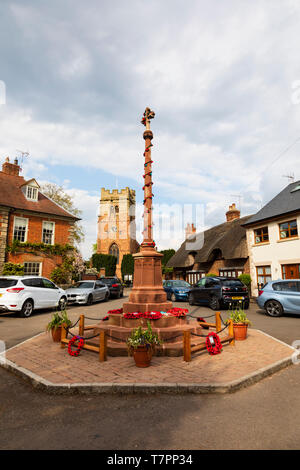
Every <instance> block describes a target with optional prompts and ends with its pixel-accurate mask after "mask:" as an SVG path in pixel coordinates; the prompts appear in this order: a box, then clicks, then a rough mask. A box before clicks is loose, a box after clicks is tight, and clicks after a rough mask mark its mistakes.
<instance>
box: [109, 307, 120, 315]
mask: <svg viewBox="0 0 300 470" xmlns="http://www.w3.org/2000/svg"><path fill="white" fill-rule="evenodd" d="M122 313H123V309H122V308H116V309H115V310H108V312H107V315H109V314H111V315H121V314H122Z"/></svg>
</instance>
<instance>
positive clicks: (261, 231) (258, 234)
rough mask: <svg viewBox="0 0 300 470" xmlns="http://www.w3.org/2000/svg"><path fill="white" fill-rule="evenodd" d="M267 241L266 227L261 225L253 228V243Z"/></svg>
mask: <svg viewBox="0 0 300 470" xmlns="http://www.w3.org/2000/svg"><path fill="white" fill-rule="evenodd" d="M268 241H269V230H268V227H262V228H258V229H256V230H254V243H255V244H256V245H257V244H258V243H264V242H268Z"/></svg>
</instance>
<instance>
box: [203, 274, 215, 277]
mask: <svg viewBox="0 0 300 470" xmlns="http://www.w3.org/2000/svg"><path fill="white" fill-rule="evenodd" d="M216 276H217V274H215V273H207V274H205V277H216Z"/></svg>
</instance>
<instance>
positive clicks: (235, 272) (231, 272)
mask: <svg viewBox="0 0 300 470" xmlns="http://www.w3.org/2000/svg"><path fill="white" fill-rule="evenodd" d="M241 274H243V270H242V269H235V268H231V269H230V268H228V269H220V270H219V275H220V276H222V277H238V276H240V275H241Z"/></svg>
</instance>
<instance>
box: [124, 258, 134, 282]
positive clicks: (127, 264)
mask: <svg viewBox="0 0 300 470" xmlns="http://www.w3.org/2000/svg"><path fill="white" fill-rule="evenodd" d="M121 272H122V276H123V278H124V276H125V274H133V272H134V258H133V256H132V255H131V254H130V253H128V254H126V255H124V256H123V259H122V264H121Z"/></svg>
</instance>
